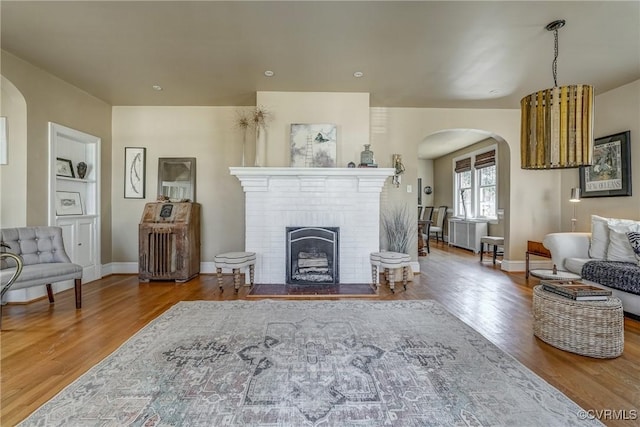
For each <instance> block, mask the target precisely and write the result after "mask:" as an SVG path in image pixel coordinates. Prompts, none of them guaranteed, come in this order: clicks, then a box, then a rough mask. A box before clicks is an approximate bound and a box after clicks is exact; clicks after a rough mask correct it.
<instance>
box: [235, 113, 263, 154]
mask: <svg viewBox="0 0 640 427" xmlns="http://www.w3.org/2000/svg"><path fill="white" fill-rule="evenodd" d="M270 118H271V113H269V111H268V110H267V109H266V108H264V107H262V106H260V107H256V108H255V109H254V110H253V111H252V112H249V113H247V112H244V111H243V112H241V113H239V115H238V120H237V122H236V124H237V126H238V127H239V128H240V129H241V130H242V166H244V165H245V148H246V143H247V131H248V130H249V129H252V130H254V132H255V137H256V157H255V166H265V159H266V157H267V123H268V122H269V120H270Z"/></svg>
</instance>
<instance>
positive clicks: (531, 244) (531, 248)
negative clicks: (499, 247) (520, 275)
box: [524, 240, 551, 279]
mask: <svg viewBox="0 0 640 427" xmlns="http://www.w3.org/2000/svg"><path fill="white" fill-rule="evenodd" d="M530 255H535V256H539V257H543V258H549V259H551V252H549V249H547V248H545V247H544V245H543V244H542V242H536V241H533V240H527V252H526V265H527V267H526V273H525V276H524V277H525V278H526V279H528V278H529V256H530Z"/></svg>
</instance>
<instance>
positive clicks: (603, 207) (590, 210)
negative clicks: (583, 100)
mask: <svg viewBox="0 0 640 427" xmlns="http://www.w3.org/2000/svg"><path fill="white" fill-rule="evenodd" d="M627 130H630V131H631V172H632V173H631V181H632V184H631V188H632V196H625V197H592V198H586V199H585V198H583V199H582V200H581V201H580V203H578V204H577V206H576V212H577V219H578V222H577V224H576V230H578V231H591V220H590V218H591V215H600V216H604V217H612V218H628V219H635V220H640V80H636V81H635V82H633V83H630V84H627V85H625V86H622V87H619V88H617V89H614V90H611V91H609V92H606V93H603V94H602V95H598V96H596V99H595V126H594V134H595V137H596V138H601V137H604V136H607V135H612V134H616V133H619V132H624V131H627ZM579 186H580V180H579V175H578V169H568V170H565V171H563V172H562V180H561V200H560V205H561V206H562V221H561V224H560V225H559V227H558V230H561V231H570V230H571V218H572V216H573V204H572V203H571V202H569V195H570V192H571V188H572V187H579Z"/></svg>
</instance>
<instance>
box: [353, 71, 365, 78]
mask: <svg viewBox="0 0 640 427" xmlns="http://www.w3.org/2000/svg"><path fill="white" fill-rule="evenodd" d="M362 76H364V73H363V72H362V71H356V72H355V73H353V77H355V78H357V79H359V78H360V77H362Z"/></svg>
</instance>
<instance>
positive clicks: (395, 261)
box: [369, 252, 411, 293]
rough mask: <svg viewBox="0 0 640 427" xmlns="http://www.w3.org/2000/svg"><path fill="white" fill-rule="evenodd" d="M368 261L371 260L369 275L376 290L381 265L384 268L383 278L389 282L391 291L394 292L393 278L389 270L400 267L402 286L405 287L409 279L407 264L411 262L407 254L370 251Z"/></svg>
mask: <svg viewBox="0 0 640 427" xmlns="http://www.w3.org/2000/svg"><path fill="white" fill-rule="evenodd" d="M369 261H370V262H371V275H372V278H373V285H374V286H375V288H376V291H377V290H378V288H379V285H378V268H379V267H382V268H383V269H384V276H385V279H386V280H387V282H389V288H390V289H391V292H393V293H395V278H394V276H393V274H392V273H391V271H390V270H394V269H396V268H402V285H403V286H404V289H405V290H406V289H407V281H408V279H409V265H410V263H411V256H410V255H409V254H403V253H400V252H372V253H371V254H370V255H369Z"/></svg>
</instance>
